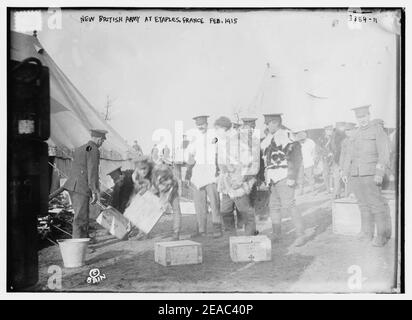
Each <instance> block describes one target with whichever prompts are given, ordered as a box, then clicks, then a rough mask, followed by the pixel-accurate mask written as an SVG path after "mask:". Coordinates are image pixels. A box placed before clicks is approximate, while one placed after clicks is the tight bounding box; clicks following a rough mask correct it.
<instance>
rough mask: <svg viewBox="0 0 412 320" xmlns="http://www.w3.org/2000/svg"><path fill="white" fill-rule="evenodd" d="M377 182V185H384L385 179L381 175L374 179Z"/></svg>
mask: <svg viewBox="0 0 412 320" xmlns="http://www.w3.org/2000/svg"><path fill="white" fill-rule="evenodd" d="M373 180H374V181H375V183H376V184H377V185H378V186H379V185H381V184H382V181H383V177H382V176H379V175H375V178H374V179H373Z"/></svg>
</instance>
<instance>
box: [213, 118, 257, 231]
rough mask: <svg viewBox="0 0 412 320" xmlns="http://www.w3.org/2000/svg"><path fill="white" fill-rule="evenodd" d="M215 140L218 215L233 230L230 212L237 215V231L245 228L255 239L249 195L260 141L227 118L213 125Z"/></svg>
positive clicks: (232, 217)
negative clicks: (219, 199)
mask: <svg viewBox="0 0 412 320" xmlns="http://www.w3.org/2000/svg"><path fill="white" fill-rule="evenodd" d="M215 128H216V133H217V137H218V142H217V156H218V161H217V163H218V167H219V176H218V179H217V182H218V191H219V192H220V193H221V194H222V200H221V213H222V216H223V219H224V222H225V225H226V224H227V225H228V227H231V226H234V216H233V211H234V209H235V208H236V210H237V213H238V215H237V216H238V227H241V228H243V225H244V227H245V233H246V234H247V235H255V232H256V224H255V210H254V208H253V206H252V205H251V203H250V193H251V191H252V189H253V187H254V185H255V183H256V175H257V173H258V171H259V139H256V137H253V136H250V140H249V131H248V130H241V132H238V131H236V130H235V129H233V128H232V126H231V122H230V119H229V118H226V117H220V118H218V119H217V120H216V121H215Z"/></svg>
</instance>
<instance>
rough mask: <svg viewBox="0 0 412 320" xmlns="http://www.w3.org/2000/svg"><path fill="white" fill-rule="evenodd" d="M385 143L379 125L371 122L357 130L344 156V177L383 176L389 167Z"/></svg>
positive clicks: (386, 144)
mask: <svg viewBox="0 0 412 320" xmlns="http://www.w3.org/2000/svg"><path fill="white" fill-rule="evenodd" d="M387 141H388V138H387V135H386V133H385V132H384V131H383V128H382V126H380V125H377V124H374V123H373V122H372V123H370V124H369V125H368V126H366V127H361V128H359V129H358V130H357V131H356V132H355V134H354V137H353V141H352V144H351V145H350V146H349V148H348V152H347V154H346V155H345V159H344V165H343V172H344V175H345V176H349V175H351V176H370V175H379V176H383V175H384V174H385V169H386V168H387V167H388V165H389V155H390V150H389V144H388V143H387Z"/></svg>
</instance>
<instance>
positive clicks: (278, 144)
mask: <svg viewBox="0 0 412 320" xmlns="http://www.w3.org/2000/svg"><path fill="white" fill-rule="evenodd" d="M264 117H265V124H266V125H267V126H268V129H269V133H268V135H267V136H266V138H265V139H263V141H262V142H261V149H262V152H263V157H264V161H265V176H266V184H267V185H269V186H270V191H271V192H270V200H269V208H270V214H271V218H272V228H273V231H272V240H273V241H278V240H280V236H281V221H282V214H283V215H290V216H291V217H292V220H293V223H294V225H295V228H296V233H297V238H296V240H295V243H294V245H295V246H302V245H304V244H305V243H306V242H307V239H308V236H306V235H305V227H304V223H303V219H302V215H301V213H300V212H298V211H297V210H296V208H295V188H296V182H297V179H298V174H299V170H300V167H301V164H302V152H301V147H300V144H299V142H297V141H293V139H292V132H290V130H288V129H287V128H286V127H284V126H283V125H282V114H265V115H264Z"/></svg>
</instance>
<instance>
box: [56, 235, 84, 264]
mask: <svg viewBox="0 0 412 320" xmlns="http://www.w3.org/2000/svg"><path fill="white" fill-rule="evenodd" d="M89 241H90V238H78V239H63V240H57V242H58V243H59V247H60V253H61V255H62V258H63V263H64V267H65V268H78V267H81V266H84V264H85V260H86V252H87V245H88V243H89Z"/></svg>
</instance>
